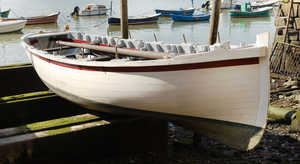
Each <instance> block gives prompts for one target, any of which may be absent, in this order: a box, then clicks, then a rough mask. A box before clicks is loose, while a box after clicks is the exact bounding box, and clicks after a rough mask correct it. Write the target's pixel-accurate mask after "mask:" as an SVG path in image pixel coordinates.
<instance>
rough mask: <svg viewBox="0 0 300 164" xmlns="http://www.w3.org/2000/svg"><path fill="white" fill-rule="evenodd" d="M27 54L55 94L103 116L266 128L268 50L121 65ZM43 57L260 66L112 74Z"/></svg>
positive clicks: (146, 64) (52, 57)
mask: <svg viewBox="0 0 300 164" xmlns="http://www.w3.org/2000/svg"><path fill="white" fill-rule="evenodd" d="M26 51H27V54H28V56H29V58H31V60H32V63H33V65H34V68H35V70H36V71H37V73H38V75H39V76H40V78H41V79H42V80H43V81H44V82H45V83H46V85H48V87H49V88H50V89H51V90H53V91H54V92H56V93H57V94H59V95H60V96H62V97H65V98H67V99H69V100H71V101H73V102H75V103H78V104H81V105H83V106H85V107H87V108H90V109H94V110H101V108H102V106H101V104H108V105H113V106H119V107H125V108H133V109H137V110H142V111H150V112H159V113H167V114H173V115H179V116H190V117H196V118H205V119H213V120H220V121H227V122H233V123H240V124H245V125H250V126H255V127H262V128H263V127H264V126H265V124H266V113H267V108H268V92H269V76H268V74H269V72H268V71H269V68H268V57H267V55H266V54H267V48H266V47H258V48H257V47H254V48H249V49H245V50H238V49H237V50H230V51H228V50H226V51H224V50H220V51H216V52H211V54H208V55H204V56H201V55H182V56H177V57H175V58H173V59H170V60H169V59H163V60H156V61H132V62H120V63H118V62H115V63H113V62H112V63H111V62H98V63H95V62H94V63H93V62H92V63H91V62H84V61H81V62H78V61H76V60H70V59H61V58H57V59H56V58H55V56H53V55H51V57H50V56H49V55H47V54H42V53H40V51H36V50H34V49H31V48H29V47H27V48H26ZM41 57H42V58H51V60H53V61H54V62H63V63H66V62H69V64H75V65H77V64H78V65H89V66H95V67H97V66H105V67H108V68H109V67H114V66H117V67H140V66H162V65H165V66H168V65H180V64H186V63H193V62H200V64H201V63H205V62H216V61H219V62H222V61H228V60H233V59H234V60H235V59H238V60H239V59H241V60H243V59H248V58H253V57H257V58H258V60H259V62H258V63H257V64H245V65H236V66H224V67H222V66H221V67H216V68H199V69H187V70H177V71H154V72H151V71H147V72H134V71H133V72H118V71H117V72H109V71H87V70H81V69H73V68H68V67H64V66H61V65H60V64H53V63H51V62H49V61H45V60H41ZM47 60H48V59H47ZM99 63H100V64H99Z"/></svg>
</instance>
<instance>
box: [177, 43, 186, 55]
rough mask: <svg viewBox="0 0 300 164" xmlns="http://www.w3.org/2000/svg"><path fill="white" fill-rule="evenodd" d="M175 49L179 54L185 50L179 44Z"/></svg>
mask: <svg viewBox="0 0 300 164" xmlns="http://www.w3.org/2000/svg"><path fill="white" fill-rule="evenodd" d="M177 50H178V53H179V54H184V53H185V51H184V49H183V47H182V46H181V45H178V46H177Z"/></svg>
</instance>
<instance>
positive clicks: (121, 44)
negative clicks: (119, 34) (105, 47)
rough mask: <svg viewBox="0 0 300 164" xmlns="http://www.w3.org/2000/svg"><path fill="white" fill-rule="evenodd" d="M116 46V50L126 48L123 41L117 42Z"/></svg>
mask: <svg viewBox="0 0 300 164" xmlns="http://www.w3.org/2000/svg"><path fill="white" fill-rule="evenodd" d="M117 46H118V48H124V47H127V46H126V43H125V41H124V40H119V42H118V45H117Z"/></svg>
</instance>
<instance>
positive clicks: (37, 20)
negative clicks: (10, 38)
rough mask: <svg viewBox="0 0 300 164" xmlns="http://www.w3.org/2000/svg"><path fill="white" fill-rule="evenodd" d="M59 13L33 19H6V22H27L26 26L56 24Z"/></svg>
mask: <svg viewBox="0 0 300 164" xmlns="http://www.w3.org/2000/svg"><path fill="white" fill-rule="evenodd" d="M59 14H60V12H55V13H52V14H49V15H41V16H33V17H20V18H7V19H6V20H27V23H26V25H35V24H48V23H57V19H58V16H59Z"/></svg>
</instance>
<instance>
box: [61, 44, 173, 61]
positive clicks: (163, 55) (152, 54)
mask: <svg viewBox="0 0 300 164" xmlns="http://www.w3.org/2000/svg"><path fill="white" fill-rule="evenodd" d="M56 43H57V44H59V45H64V46H71V47H78V48H86V49H91V50H97V51H103V52H108V53H116V49H115V47H105V46H97V45H91V44H87V43H73V42H65V41H56ZM117 51H118V53H119V54H121V55H127V56H135V57H143V58H148V59H165V58H168V55H169V54H168V53H161V52H153V51H140V50H132V49H125V48H118V50H117Z"/></svg>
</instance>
